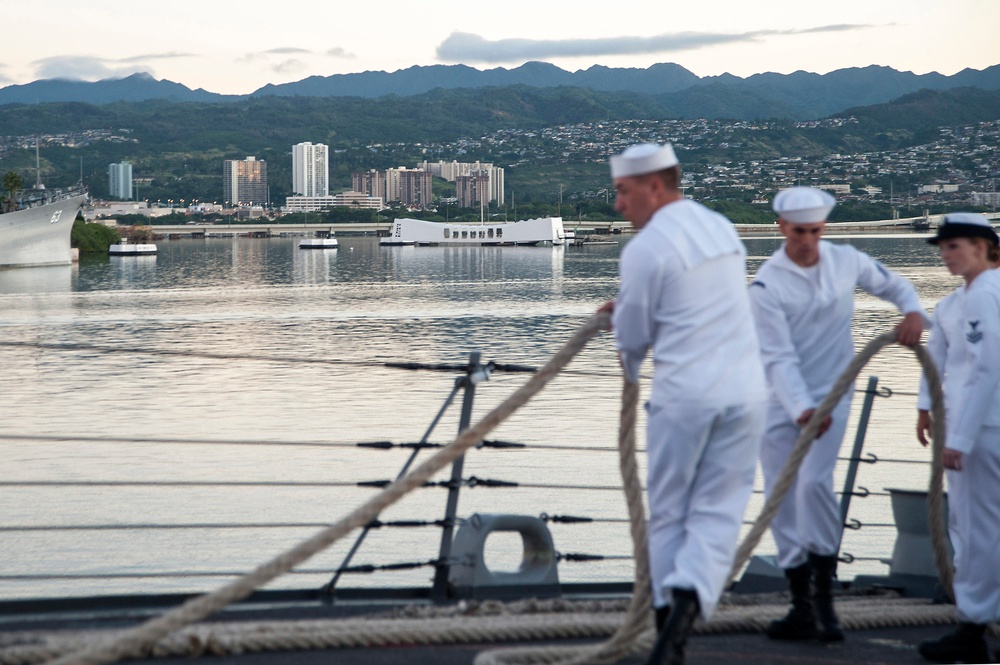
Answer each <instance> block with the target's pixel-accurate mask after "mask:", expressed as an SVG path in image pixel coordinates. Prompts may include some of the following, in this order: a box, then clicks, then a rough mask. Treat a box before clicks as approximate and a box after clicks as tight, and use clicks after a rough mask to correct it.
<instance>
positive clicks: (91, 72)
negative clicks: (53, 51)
mask: <svg viewBox="0 0 1000 665" xmlns="http://www.w3.org/2000/svg"><path fill="white" fill-rule="evenodd" d="M119 63H124V61H122V60H110V59H108V58H98V57H94V56H90V55H56V56H52V57H50V58H42V59H41V60H35V61H34V62H32V63H31V65H32V66H33V67H34V68H35V78H36V79H53V78H61V79H75V80H80V81H98V80H101V79H113V78H124V77H126V76H131V75H132V74H136V73H138V72H147V73H149V74H151V75H152V73H153V72H152V71H151V69H150V68H149V67H147V66H145V65H143V64H141V63H137V64H124V66H119Z"/></svg>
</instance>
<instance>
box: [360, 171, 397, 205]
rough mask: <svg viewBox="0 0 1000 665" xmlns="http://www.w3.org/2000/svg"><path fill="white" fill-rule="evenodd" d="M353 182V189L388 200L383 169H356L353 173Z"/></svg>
mask: <svg viewBox="0 0 1000 665" xmlns="http://www.w3.org/2000/svg"><path fill="white" fill-rule="evenodd" d="M351 183H352V187H351V189H353V190H354V191H355V192H361V193H362V194H367V195H368V196H371V197H372V198H380V199H382V200H384V201H388V199H387V198H386V195H385V172H383V171H376V170H375V169H369V170H367V171H355V172H354V173H352V174H351Z"/></svg>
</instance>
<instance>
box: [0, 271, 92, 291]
mask: <svg viewBox="0 0 1000 665" xmlns="http://www.w3.org/2000/svg"><path fill="white" fill-rule="evenodd" d="M75 270H76V265H75V264H74V265H68V266H38V267H32V268H9V269H2V270H0V293H7V294H13V293H65V292H68V291H69V290H70V288H71V286H72V279H73V273H74V271H75Z"/></svg>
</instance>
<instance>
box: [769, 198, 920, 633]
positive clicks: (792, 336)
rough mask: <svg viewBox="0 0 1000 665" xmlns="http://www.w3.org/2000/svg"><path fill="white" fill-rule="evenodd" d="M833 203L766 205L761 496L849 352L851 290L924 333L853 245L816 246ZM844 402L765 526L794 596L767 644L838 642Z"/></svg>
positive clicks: (893, 287)
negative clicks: (837, 489)
mask: <svg viewBox="0 0 1000 665" xmlns="http://www.w3.org/2000/svg"><path fill="white" fill-rule="evenodd" d="M835 203H836V200H835V199H834V198H833V196H831V195H830V194H828V193H826V192H824V191H822V190H819V189H814V188H811V187H793V188H791V189H785V190H782V191H780V192H778V194H777V195H776V196H775V198H774V203H773V208H774V211H775V212H776V213H777V214H778V217H779V219H778V225H779V228H780V230H781V233H782V235H783V236H784V237H785V242H784V243H783V244H782V246H781V247H780V248H779V249H778V250H777V251H776V252H775V253H774V254H773V255H772V256H771V258H769V259H768V260H767V261H766V262H765V263H764V264H763V265H762V266H761V267H760V270H758V272H757V275H756V277H755V278H754V281H753V282H752V283H751V285H750V299H751V302H752V304H753V313H754V321H755V323H756V326H757V333H758V336H759V337H760V344H761V357H762V359H763V362H764V368H765V372H766V374H767V380H768V384H769V394H770V403H769V405H768V411H767V424H766V427H765V434H764V440H763V443H762V446H761V468H762V470H763V473H764V489H765V493H766V494H767V495H770V493H771V491H772V489H773V487H774V485H775V483H776V482H777V480H778V479H779V477H780V475H781V471H782V469H783V468H784V466H785V462H786V461H787V459H788V456H789V455H790V453H791V451H792V448H793V447H794V445H795V441H796V439H798V437H799V433H800V431H801V428H802V427H803V426H804V425H806V423H808V422H809V420H810V418H811V417H812V415H813V413H814V411H815V410H816V407H817V406H819V404H820V402H821V401H822V400H823V398H824V397H826V395H827V393H829V392H830V389H831V388H832V387H833V384H834V383H835V382H836V380H837V378H838V377H839V376H840V374H841V373H842V372H843V371H844V369H845V368H846V367H847V365H848V364H849V363H850V361H851V358H852V357H853V355H854V340H853V338H852V335H851V318H852V316H853V313H854V290H855V288H856V287H860V288H862V289H864V290H865V291H867V292H868V293H871V294H872V295H875V296H878V297H880V298H883V299H885V300H888V301H891V302H892V303H894V304H895V305H896V306H897V307H898V308H899V310H900V311H901V312H902V313H903V314H904V318H903V321H902V323H900V324H899V326H898V327H897V331H898V334H899V341H900V343H903V344H907V345H913V344H917V343H919V341H920V335H921V333H922V331H923V328H924V320H925V316H924V314H923V310H922V309H921V307H920V300H919V298H918V297H917V292H916V290H915V289H914V288H913V285H912V284H910V282H908V281H907V280H905V279H903V278H902V277H900V276H899V275H898V274H896V273H894V272H892V271H890V270H887V269H886V268H885V267H884V266H883V265H882V264H881V263H879V262H878V261H876V260H875V259H872V258H871V257H870V256H868V255H867V254H865V253H863V252H861V251H858V250H857V249H855V248H854V247H851V246H850V245H837V244H833V243H830V242H828V241H825V240H822V235H823V231H824V228H825V223H826V218H827V216H828V215H829V213H830V211H831V210H832V209H833V206H834V205H835ZM850 404H851V394H850V393H848V394H847V395H845V396H844V397H843V399H842V400H841V401H840V402H839V403H838V405H837V407H836V408H835V409H834V411H833V413H832V414H831V415H830V416H827V418H826V419H825V420H824V422H823V423H822V424H821V427H820V430H819V436H818V438H817V439H816V441H814V442H813V444H812V447H811V448H810V450H809V453H808V454H807V455H806V457H805V459H804V460H803V462H802V466H801V467H800V468H799V472H798V477H797V479H796V481H795V484H794V485H793V486H792V488H791V490H789V492H788V494H787V495H786V497H785V500H784V502H783V503H782V505H781V508H780V509H779V511H778V513H777V514H776V515H775V517H774V520H773V521H772V522H771V531H772V534H773V535H774V540H775V542H776V544H777V546H778V565H779V566H781V568H783V569H784V570H785V575H786V577H787V578H788V582H789V588H790V590H791V593H792V608H791V610H790V611H789V613H788V615H787V616H786V617H785V618H784V619H780V620H777V621H774V622H772V623H771V624H770V625H769V626H768V628H767V634H768V635H769V636H770V637H772V638H774V639H810V638H814V637H819V638H820V639H822V640H825V641H836V640H842V639H843V638H844V634H843V632H842V631H841V629H840V625H839V621H838V619H837V616H836V613H835V612H834V609H833V600H832V589H833V579H834V576H835V572H836V565H837V551H838V550H839V546H840V537H841V531H842V528H843V524H842V521H841V517H840V508H839V505H838V503H837V497H836V495H835V493H834V490H833V471H834V467H835V465H836V463H837V454H838V452H839V450H840V444H841V441H842V440H843V438H844V432H845V430H846V428H847V418H848V415H849V411H850ZM811 581H812V582H814V583H815V586H816V590H815V596H813V593H812V589H811V585H810V582H811ZM817 615H818V618H819V622H820V627H821V630H819V631H817V627H816V618H817Z"/></svg>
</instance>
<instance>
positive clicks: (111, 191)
mask: <svg viewBox="0 0 1000 665" xmlns="http://www.w3.org/2000/svg"><path fill="white" fill-rule="evenodd" d="M108 195H109V196H111V197H112V198H117V199H122V200H124V201H128V200H130V199H131V198H132V165H131V164H129V163H128V162H122V163H121V164H109V165H108Z"/></svg>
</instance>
